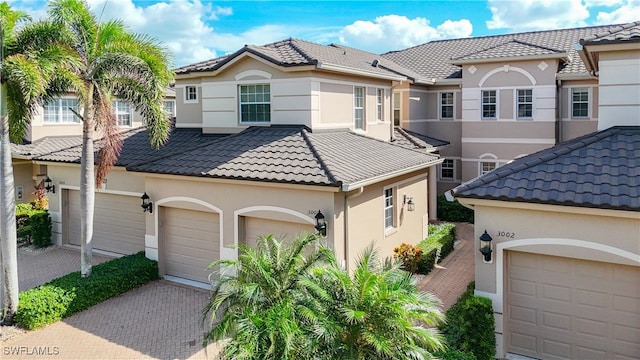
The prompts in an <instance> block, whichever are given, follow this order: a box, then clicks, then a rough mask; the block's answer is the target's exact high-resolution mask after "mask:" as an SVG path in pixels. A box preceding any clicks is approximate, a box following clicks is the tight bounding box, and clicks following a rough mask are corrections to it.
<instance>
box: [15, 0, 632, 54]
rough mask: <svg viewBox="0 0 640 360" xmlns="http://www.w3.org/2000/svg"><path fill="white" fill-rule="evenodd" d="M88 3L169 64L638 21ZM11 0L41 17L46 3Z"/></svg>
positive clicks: (566, 2)
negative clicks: (280, 45)
mask: <svg viewBox="0 0 640 360" xmlns="http://www.w3.org/2000/svg"><path fill="white" fill-rule="evenodd" d="M88 2H89V4H90V5H91V7H92V8H93V9H94V12H95V13H96V14H99V13H101V12H102V10H103V9H104V14H103V17H104V18H118V19H122V20H123V21H124V22H125V23H126V24H127V25H128V26H129V27H130V28H131V29H132V30H133V31H136V32H140V33H147V34H149V35H152V36H154V37H156V38H157V39H159V40H161V41H162V42H163V43H164V44H166V46H167V47H168V48H169V49H170V50H171V51H172V52H173V54H174V64H175V65H176V66H180V65H185V64H189V63H193V62H196V61H200V60H205V59H209V58H213V57H216V56H221V55H224V54H226V53H230V52H233V51H236V50H238V49H239V48H241V47H242V46H244V45H245V44H255V45H261V44H265V43H269V42H273V41H277V40H281V39H284V38H288V37H297V38H302V39H305V40H309V41H314V42H318V43H322V44H328V43H340V44H344V45H348V46H352V47H356V48H359V49H362V50H367V51H371V52H375V53H381V52H386V51H390V50H397V49H403V48H407V47H410V46H414V45H418V44H422V43H425V42H428V41H431V40H439V39H447V38H458V37H468V36H483V35H493V34H503V33H509V32H520V31H531V30H546V29H554V28H567V27H579V26H591V25H599V24H617V23H625V22H631V21H636V20H640V0H473V1H443V0H441V1H376V0H368V1H267V0H263V1H205V0H88ZM105 2H106V6H105ZM10 3H11V5H12V6H14V7H16V8H20V9H24V10H27V11H28V12H30V13H31V14H32V15H33V16H34V17H35V18H39V17H43V16H45V15H46V2H45V1H42V0H14V1H10Z"/></svg>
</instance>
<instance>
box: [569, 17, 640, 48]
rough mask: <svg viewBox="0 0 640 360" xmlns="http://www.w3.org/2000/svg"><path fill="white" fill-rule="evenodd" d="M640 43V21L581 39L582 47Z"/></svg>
mask: <svg viewBox="0 0 640 360" xmlns="http://www.w3.org/2000/svg"><path fill="white" fill-rule="evenodd" d="M625 42H640V21H636V22H632V23H629V24H624V25H617V26H613V27H612V28H610V29H607V30H605V31H603V32H601V33H597V34H594V35H593V36H591V37H588V38H585V39H581V40H580V44H581V45H591V44H617V43H625Z"/></svg>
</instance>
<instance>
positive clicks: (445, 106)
mask: <svg viewBox="0 0 640 360" xmlns="http://www.w3.org/2000/svg"><path fill="white" fill-rule="evenodd" d="M440 119H453V93H452V92H443V93H440Z"/></svg>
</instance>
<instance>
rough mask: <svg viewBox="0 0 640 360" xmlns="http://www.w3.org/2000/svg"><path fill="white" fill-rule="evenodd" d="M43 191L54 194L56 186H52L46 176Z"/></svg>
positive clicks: (51, 182)
mask: <svg viewBox="0 0 640 360" xmlns="http://www.w3.org/2000/svg"><path fill="white" fill-rule="evenodd" d="M44 189H45V190H47V192H48V193H49V192H50V193H54V194H55V193H56V186H55V185H53V181H51V179H50V178H49V177H48V176H47V179H46V180H45V181H44Z"/></svg>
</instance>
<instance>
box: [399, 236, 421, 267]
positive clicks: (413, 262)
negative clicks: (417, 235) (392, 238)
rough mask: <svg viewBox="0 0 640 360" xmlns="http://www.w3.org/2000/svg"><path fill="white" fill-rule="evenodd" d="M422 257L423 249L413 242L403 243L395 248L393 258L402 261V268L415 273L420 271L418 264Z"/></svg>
mask: <svg viewBox="0 0 640 360" xmlns="http://www.w3.org/2000/svg"><path fill="white" fill-rule="evenodd" d="M421 257H422V249H420V248H419V247H417V246H413V245H411V244H405V243H402V245H400V246H399V247H397V248H395V249H393V258H394V259H396V260H401V261H402V269H404V270H406V271H408V272H410V273H412V274H415V273H417V272H418V264H419V263H420V258H421Z"/></svg>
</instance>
